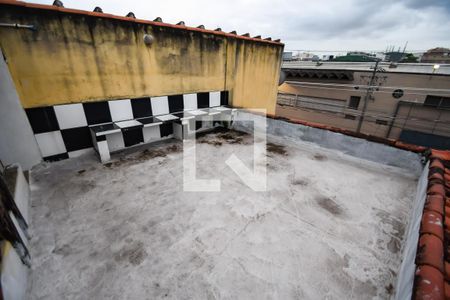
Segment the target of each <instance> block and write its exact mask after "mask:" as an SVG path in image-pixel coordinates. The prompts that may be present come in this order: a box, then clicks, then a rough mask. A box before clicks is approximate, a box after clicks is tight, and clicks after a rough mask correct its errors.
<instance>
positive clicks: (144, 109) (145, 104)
mask: <svg viewBox="0 0 450 300" xmlns="http://www.w3.org/2000/svg"><path fill="white" fill-rule="evenodd" d="M131 108H132V110H133V117H134V118H135V119H136V118H144V117H150V116H152V115H153V113H152V103H151V102H150V97H144V98H136V99H131Z"/></svg>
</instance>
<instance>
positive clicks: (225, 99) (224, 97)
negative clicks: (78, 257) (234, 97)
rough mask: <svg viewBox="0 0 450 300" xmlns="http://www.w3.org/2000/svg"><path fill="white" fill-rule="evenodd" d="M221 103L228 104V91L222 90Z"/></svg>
mask: <svg viewBox="0 0 450 300" xmlns="http://www.w3.org/2000/svg"><path fill="white" fill-rule="evenodd" d="M220 105H228V91H222V92H220Z"/></svg>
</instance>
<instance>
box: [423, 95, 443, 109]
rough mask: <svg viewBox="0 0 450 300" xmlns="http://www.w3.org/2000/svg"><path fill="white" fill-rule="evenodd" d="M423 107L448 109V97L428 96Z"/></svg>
mask: <svg viewBox="0 0 450 300" xmlns="http://www.w3.org/2000/svg"><path fill="white" fill-rule="evenodd" d="M423 105H424V106H431V107H438V108H450V97H442V96H432V95H428V96H427V98H426V99H425V102H424V103H423Z"/></svg>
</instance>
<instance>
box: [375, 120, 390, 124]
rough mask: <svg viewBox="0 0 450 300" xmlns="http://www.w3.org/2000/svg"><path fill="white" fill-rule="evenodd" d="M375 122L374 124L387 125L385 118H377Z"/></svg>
mask: <svg viewBox="0 0 450 300" xmlns="http://www.w3.org/2000/svg"><path fill="white" fill-rule="evenodd" d="M375 123H376V124H379V125H387V124H388V122H387V121H386V120H379V119H377V120H376V121H375Z"/></svg>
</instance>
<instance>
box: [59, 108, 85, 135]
mask: <svg viewBox="0 0 450 300" xmlns="http://www.w3.org/2000/svg"><path fill="white" fill-rule="evenodd" d="M53 108H54V109H55V114H56V118H57V119H58V124H59V128H60V129H67V128H75V127H83V126H87V121H86V115H85V114H84V109H83V105H82V104H81V103H76V104H65V105H55V106H53Z"/></svg>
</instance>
